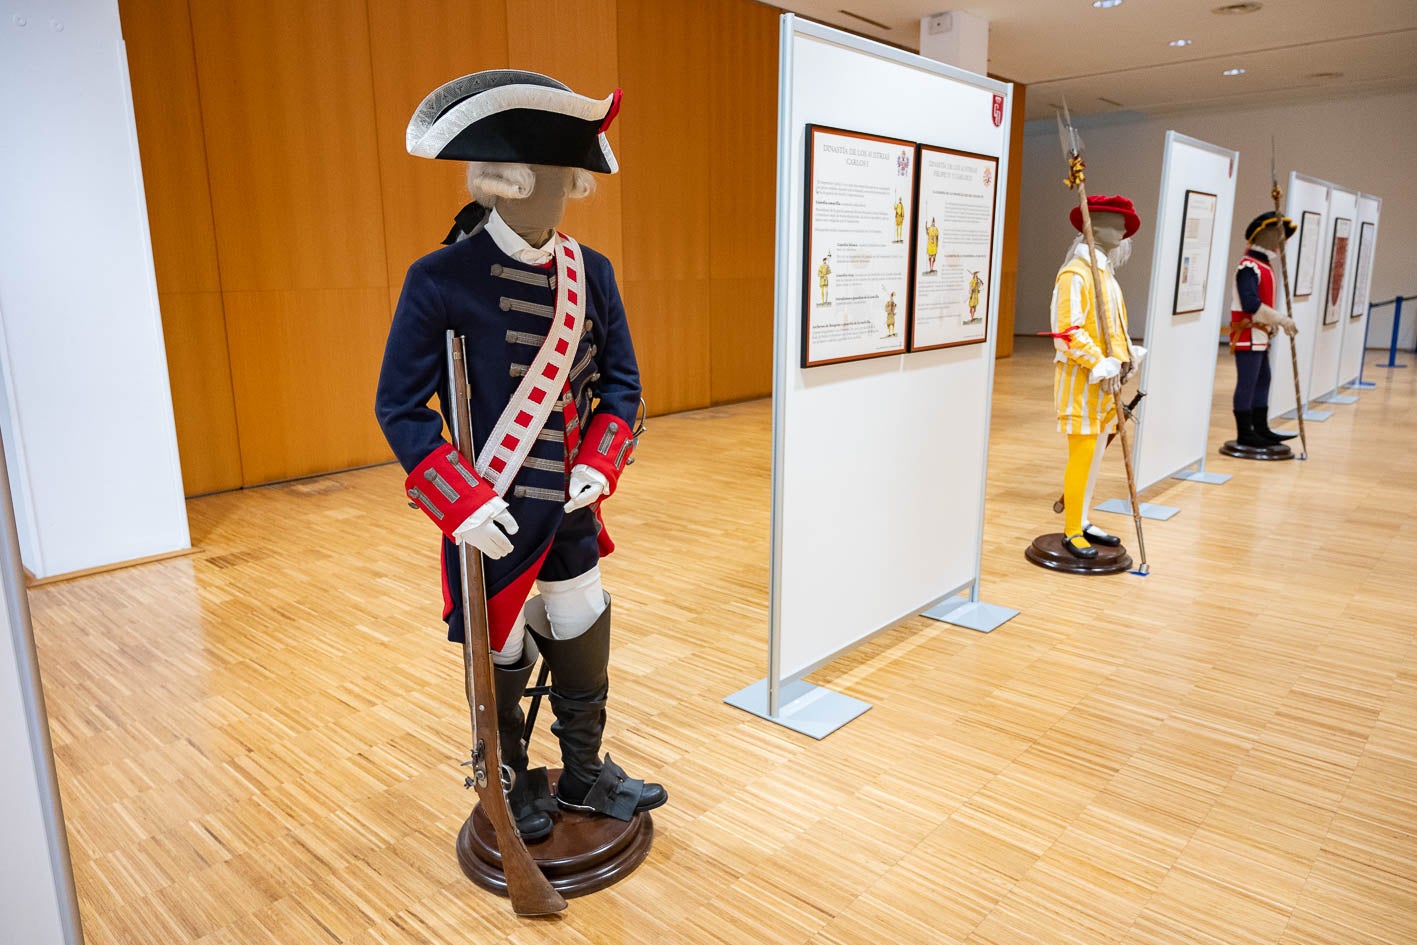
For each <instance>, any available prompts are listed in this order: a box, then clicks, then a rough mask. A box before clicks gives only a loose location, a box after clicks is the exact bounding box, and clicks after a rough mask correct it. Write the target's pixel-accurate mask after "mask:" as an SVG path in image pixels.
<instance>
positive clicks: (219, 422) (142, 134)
mask: <svg viewBox="0 0 1417 945" xmlns="http://www.w3.org/2000/svg"><path fill="white" fill-rule="evenodd" d="M119 15H120V17H121V20H122V24H123V37H124V41H125V45H126V46H127V54H128V72H129V77H130V81H131V84H132V89H133V110H134V112H135V114H136V117H137V126H138V150H139V152H140V154H141V157H142V162H143V186H144V190H145V191H146V195H147V205H148V227H149V230H150V232H151V234H152V245H153V265H154V268H155V270H156V273H157V287H158V304H159V306H160V308H161V311H162V326H163V337H164V340H165V342H166V347H167V367H168V377H169V383H170V385H171V388H172V407H173V413H174V415H175V419H176V423H177V445H178V450H179V453H180V454H181V458H182V482H183V488H184V490H185V491H186V493H187V494H188V495H198V494H201V493H204V492H215V491H219V490H223V489H234V488H237V487H239V486H240V485H241V481H242V480H241V451H240V445H239V440H238V435H237V428H236V406H235V402H234V400H233V397H232V391H231V371H230V368H229V366H228V353H227V346H226V325H225V316H224V314H223V311H222V302H221V275H220V271H219V268H218V265H217V251H216V230H215V227H214V225H213V222H212V207H211V191H210V186H209V184H208V180H207V154H206V146H205V143H204V141H203V137H202V113H201V103H200V101H199V99H198V92H197V64H196V60H195V57H194V55H193V50H192V26H191V20H190V18H189V16H188V10H187V0H141V2H139V0H121V2H120V3H119Z"/></svg>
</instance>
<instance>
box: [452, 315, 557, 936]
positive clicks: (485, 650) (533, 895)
mask: <svg viewBox="0 0 1417 945" xmlns="http://www.w3.org/2000/svg"><path fill="white" fill-rule="evenodd" d="M448 382H449V388H450V389H449V391H448V394H449V396H448V399H447V401H446V403H447V405H448V413H449V414H450V417H449V421H450V422H449V424H448V427H449V428H450V429H451V431H452V434H453V445H454V446H455V447H456V448H457V450H458V452H459V453H461V454H462V457H463V459H464V460H466V461H467V464H468V466H469V467H470V468H476V459H477V454H476V451H475V450H474V449H473V442H472V417H471V415H470V414H469V412H468V386H467V353H466V351H465V350H464V348H463V339H462V337H461V336H460V335H456V334H454V333H453V332H451V331H450V332H448ZM458 564H459V565H460V568H459V570H460V571H461V572H462V580H461V589H462V612H463V647H462V653H463V680H464V682H465V684H466V686H467V703H468V707H469V708H470V709H471V711H472V745H473V748H472V760H471V761H465V762H463V764H464V765H466V766H468V767H471V768H472V772H473V773H472V777H470V778H467V779H466V780H465V782H464V783H465V784H466V786H467V787H470V788H475V789H476V790H477V798H478V800H479V801H481V802H482V810H483V812H484V813H485V814H486V815H487V819H488V820H489V821H491V822H492V830H493V831H494V832H495V833H496V835H497V851H498V853H499V854H500V855H501V858H502V873H503V875H505V876H506V879H507V896H508V898H509V899H511V901H512V911H513V912H515V913H516V914H517V915H550V914H552V913H554V912H560V911H561V910H563V909H565V908H566V900H565V899H563V898H562V897H561V894H560V893H558V892H557V891H556V889H555V887H553V886H552V885H551V882H550V881H549V880H548V879H547V878H546V876H545V874H543V873H542V872H541V869H540V868H539V867H538V866H537V865H536V861H535V860H533V859H532V858H531V854H530V853H528V852H527V849H526V844H525V843H523V842H522V837H521V834H520V833H519V832H518V831H517V822H516V820H515V819H513V817H512V812H511V809H510V808H509V807H508V806H507V795H506V794H505V793H504V792H503V790H502V750H501V744H500V743H499V741H498V739H497V695H496V691H495V689H494V688H493V683H492V645H491V642H490V640H489V639H488V636H487V582H486V579H485V578H484V576H483V573H482V552H480V551H478V550H477V549H476V548H474V547H472V546H471V545H469V544H468V543H467V542H459V543H458ZM489 772H490V774H489Z"/></svg>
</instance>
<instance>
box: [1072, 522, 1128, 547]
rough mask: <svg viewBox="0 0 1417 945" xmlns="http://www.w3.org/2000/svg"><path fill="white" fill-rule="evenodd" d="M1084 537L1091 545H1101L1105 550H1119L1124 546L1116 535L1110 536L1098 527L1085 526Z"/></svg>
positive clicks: (1083, 529)
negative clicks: (1118, 548)
mask: <svg viewBox="0 0 1417 945" xmlns="http://www.w3.org/2000/svg"><path fill="white" fill-rule="evenodd" d="M1082 537H1084V538H1086V539H1087V542H1088V544H1090V545H1101V546H1103V547H1104V548H1117V547H1120V546H1121V544H1122V539H1120V538H1118V537H1117V536H1116V535H1109V534H1107V533H1106V532H1104V531H1103V530H1102V529H1100V528H1098V527H1097V526H1096V525H1091V524H1089V525H1084V526H1083V528H1082Z"/></svg>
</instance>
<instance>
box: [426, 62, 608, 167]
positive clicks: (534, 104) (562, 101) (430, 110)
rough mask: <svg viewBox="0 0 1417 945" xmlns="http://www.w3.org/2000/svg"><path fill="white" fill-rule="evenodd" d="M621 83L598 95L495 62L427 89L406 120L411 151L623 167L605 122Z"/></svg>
mask: <svg viewBox="0 0 1417 945" xmlns="http://www.w3.org/2000/svg"><path fill="white" fill-rule="evenodd" d="M619 111H620V90H619V89H616V90H615V92H614V93H613V94H611V95H607V96H606V97H605V98H603V99H600V100H596V99H593V98H586V97H585V96H584V95H577V94H576V93H575V92H572V91H571V90H570V89H569V88H567V87H566V86H565V85H562V84H561V83H560V82H557V81H556V80H555V79H553V78H550V77H549V76H544V75H541V74H540V73H537V72H522V71H520V70H517V69H493V70H489V71H487V72H474V73H473V74H472V75H465V76H463V77H462V78H460V79H454V80H453V81H451V82H447V83H444V84H443V85H440V86H439V87H438V88H436V89H434V90H433V91H432V92H430V93H428V97H427V98H425V99H424V100H423V101H422V103H421V104H419V106H418V110H417V111H415V112H414V113H413V118H412V119H410V120H409V123H408V136H407V146H408V153H409V154H412V155H413V156H414V157H426V158H442V159H444V160H449V161H504V162H509V163H515V164H550V165H553V166H557V167H582V168H585V169H586V170H588V171H595V172H597V173H600V174H614V173H615V172H616V171H617V170H619V169H620V165H619V164H618V163H617V162H616V161H615V153H614V152H613V151H611V150H610V142H609V141H607V140H606V139H605V129H607V128H609V127H610V123H611V122H612V121H614V120H615V115H616V113H618V112H619Z"/></svg>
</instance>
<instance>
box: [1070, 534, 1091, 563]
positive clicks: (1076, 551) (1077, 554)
mask: <svg viewBox="0 0 1417 945" xmlns="http://www.w3.org/2000/svg"><path fill="white" fill-rule="evenodd" d="M1074 539H1081V540H1083V541H1087V539H1086V538H1084V537H1083V536H1082V535H1081V534H1078V535H1068V536H1066V537H1065V538H1064V539H1063V548H1064V550H1066V551H1068V552H1069V553H1071V554H1072V556H1073V557H1074V558H1083V559H1092V558H1096V557H1097V549H1096V548H1094V547H1092V546H1091V545H1083V546H1082V547H1079V546H1077V545H1075V544H1073V540H1074Z"/></svg>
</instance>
